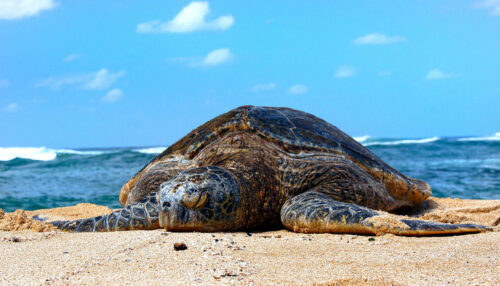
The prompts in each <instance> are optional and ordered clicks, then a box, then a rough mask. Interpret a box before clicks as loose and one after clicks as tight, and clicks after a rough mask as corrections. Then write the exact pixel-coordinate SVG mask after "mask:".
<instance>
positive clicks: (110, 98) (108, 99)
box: [101, 88, 123, 103]
mask: <svg viewBox="0 0 500 286" xmlns="http://www.w3.org/2000/svg"><path fill="white" fill-rule="evenodd" d="M122 96H123V92H122V91H121V90H120V89H118V88H115V89H113V90H110V91H108V93H107V94H106V95H105V96H103V97H102V98H101V101H102V102H104V103H113V102H116V101H118V100H119V99H120V98H121V97H122Z"/></svg>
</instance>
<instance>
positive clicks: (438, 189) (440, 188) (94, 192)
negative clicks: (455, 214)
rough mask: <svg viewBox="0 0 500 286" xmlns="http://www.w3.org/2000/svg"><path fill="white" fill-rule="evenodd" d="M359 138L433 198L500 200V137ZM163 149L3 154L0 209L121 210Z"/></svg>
mask: <svg viewBox="0 0 500 286" xmlns="http://www.w3.org/2000/svg"><path fill="white" fill-rule="evenodd" d="M355 139H356V140H358V141H359V142H360V143H361V144H363V145H364V146H366V147H367V148H369V149H370V150H371V151H372V152H374V153H375V154H376V155H378V156H379V157H380V158H381V159H382V160H384V161H386V162H387V163H389V165H391V166H393V167H394V168H396V169H398V170H399V171H401V172H402V173H404V174H406V175H409V176H411V177H415V178H419V179H423V180H424V181H426V182H427V183H429V185H430V186H431V187H432V189H433V195H434V196H437V197H457V198H466V199H500V133H496V134H494V135H493V136H489V137H469V138H438V137H433V138H424V139H387V138H385V139H384V138H370V137H368V136H364V137H359V138H355ZM164 149H165V147H150V148H106V149H99V148H96V149H78V150H73V149H63V150H61V149H59V150H55V149H49V148H44V147H40V148H0V208H2V209H4V210H5V211H8V212H10V211H14V210H15V209H19V208H20V209H26V210H33V209H40V208H52V207H61V206H68V205H74V204H77V203H81V202H89V203H95V204H101V205H106V206H108V207H110V208H119V207H120V204H119V202H118V194H119V192H120V189H121V186H122V185H123V184H124V183H125V182H126V181H127V180H128V179H129V178H130V177H131V176H133V175H134V174H135V173H136V172H137V171H138V170H139V169H140V168H141V167H142V166H144V165H145V164H146V163H148V162H149V161H150V160H151V159H152V158H154V157H155V156H156V155H157V154H158V153H160V152H161V151H163V150H164Z"/></svg>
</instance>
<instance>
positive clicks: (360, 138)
mask: <svg viewBox="0 0 500 286" xmlns="http://www.w3.org/2000/svg"><path fill="white" fill-rule="evenodd" d="M352 138H353V139H354V140H356V141H358V142H359V143H363V142H365V141H366V140H368V139H370V138H371V137H370V136H369V135H365V136H359V137H352Z"/></svg>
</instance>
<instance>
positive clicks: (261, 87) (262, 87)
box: [252, 82, 276, 92]
mask: <svg viewBox="0 0 500 286" xmlns="http://www.w3.org/2000/svg"><path fill="white" fill-rule="evenodd" d="M275 88H276V84H275V83H274V82H270V83H258V84H256V85H254V86H253V87H252V91H253V92H259V91H268V90H273V89H275Z"/></svg>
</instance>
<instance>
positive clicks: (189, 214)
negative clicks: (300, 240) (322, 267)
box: [53, 106, 487, 235]
mask: <svg viewBox="0 0 500 286" xmlns="http://www.w3.org/2000/svg"><path fill="white" fill-rule="evenodd" d="M430 194H431V189H430V187H429V185H427V184H426V183H425V182H423V181H421V180H417V179H413V178H409V177H407V176H405V175H403V174H401V173H399V172H398V171H397V170H395V169H393V168H392V167H390V166H389V165H387V164H386V163H384V162H383V161H382V160H381V159H379V158H378V157H377V156H375V155H374V154H373V153H371V152H370V151H369V150H367V149H366V148H364V147H363V146H362V145H361V144H359V143H358V142H356V141H355V140H354V139H352V138H351V137H349V136H348V135H346V134H345V133H344V132H342V131H341V130H339V129H338V128H337V127H335V126H333V125H332V124H329V123H328V122H326V121H324V120H322V119H320V118H318V117H315V116H313V115H311V114H308V113H306V112H302V111H298V110H293V109H290V108H278V107H257V106H242V107H239V108H236V109H233V110H231V111H229V112H227V113H225V114H222V115H220V116H218V117H216V118H214V119H212V120H210V121H208V122H207V123H205V124H203V125H201V126H200V127H198V128H196V129H195V130H193V131H191V132H190V133H189V134H187V135H186V136H185V137H184V138H182V139H181V140H179V141H177V142H176V143H175V144H173V145H172V146H170V147H169V148H167V149H166V150H165V151H164V152H163V153H161V154H159V155H158V156H157V157H156V158H154V159H153V160H152V161H151V162H149V163H148V164H147V165H146V166H145V167H143V168H142V169H141V170H140V171H139V172H138V173H137V174H136V175H135V176H134V177H132V178H131V179H130V180H129V181H128V182H127V183H126V184H125V185H124V186H123V188H122V190H121V193H120V203H121V204H122V205H123V206H124V208H122V209H120V210H117V211H114V212H113V213H111V214H109V215H104V216H99V217H94V218H89V219H82V220H75V221H59V222H54V223H53V224H54V225H56V226H58V227H59V228H61V229H63V230H68V231H115V230H132V229H157V228H161V227H163V228H165V229H166V230H169V231H237V230H249V229H258V228H268V227H276V226H279V225H284V226H285V227H286V228H288V229H290V230H293V231H296V232H307V233H320V232H330V233H361V234H379V233H393V234H397V235H429V234H451V233H468V232H481V231H484V230H487V228H486V227H483V226H479V225H474V224H457V225H451V224H443V223H436V222H428V221H421V220H413V219H408V218H406V219H405V218H404V217H398V216H396V215H389V214H388V213H386V212H390V211H394V210H396V209H400V208H404V207H413V206H415V205H417V204H419V203H421V202H422V201H424V200H425V199H426V198H427V197H428V196H429V195H430Z"/></svg>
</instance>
